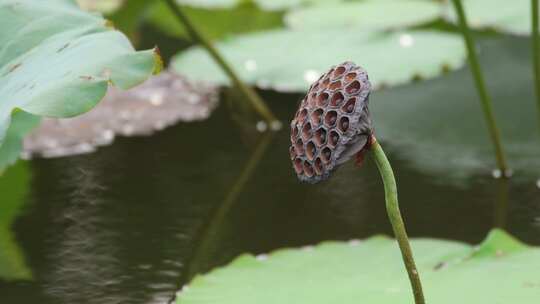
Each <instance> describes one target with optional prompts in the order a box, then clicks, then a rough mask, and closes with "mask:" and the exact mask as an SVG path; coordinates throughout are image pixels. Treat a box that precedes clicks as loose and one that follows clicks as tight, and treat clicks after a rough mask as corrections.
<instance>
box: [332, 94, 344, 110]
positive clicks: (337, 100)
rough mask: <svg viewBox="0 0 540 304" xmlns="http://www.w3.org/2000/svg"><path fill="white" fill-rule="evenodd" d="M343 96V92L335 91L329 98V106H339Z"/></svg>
mask: <svg viewBox="0 0 540 304" xmlns="http://www.w3.org/2000/svg"><path fill="white" fill-rule="evenodd" d="M344 99H345V97H343V94H341V92H336V93H335V94H334V95H332V99H331V100H330V106H332V107H339V106H340V105H341V103H342V102H343V100H344Z"/></svg>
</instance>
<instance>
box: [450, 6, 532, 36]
mask: <svg viewBox="0 0 540 304" xmlns="http://www.w3.org/2000/svg"><path fill="white" fill-rule="evenodd" d="M448 2H449V3H448V4H447V6H448V8H447V12H448V13H447V18H448V19H449V20H451V21H454V22H455V21H456V20H457V17H456V14H455V10H454V9H453V6H452V3H450V1H448ZM463 7H464V9H465V12H466V15H467V19H468V22H469V26H471V27H473V28H480V29H485V28H489V29H494V30H497V31H500V32H504V33H510V34H515V35H529V34H530V32H531V13H530V11H531V3H530V1H525V0H520V1H506V0H463Z"/></svg>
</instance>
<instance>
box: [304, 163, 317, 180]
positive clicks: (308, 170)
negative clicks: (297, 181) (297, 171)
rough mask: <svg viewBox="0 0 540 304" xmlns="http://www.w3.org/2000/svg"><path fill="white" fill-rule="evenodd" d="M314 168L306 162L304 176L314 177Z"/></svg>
mask: <svg viewBox="0 0 540 304" xmlns="http://www.w3.org/2000/svg"><path fill="white" fill-rule="evenodd" d="M314 173H315V172H314V170H313V166H312V165H311V164H310V163H309V162H308V161H307V160H305V161H304V174H306V175H307V176H308V177H312V176H313V174H314Z"/></svg>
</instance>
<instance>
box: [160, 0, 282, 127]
mask: <svg viewBox="0 0 540 304" xmlns="http://www.w3.org/2000/svg"><path fill="white" fill-rule="evenodd" d="M164 1H165V2H166V3H167V5H168V6H169V9H170V10H171V11H172V12H173V13H174V15H175V16H176V18H177V19H178V20H179V21H180V22H181V23H182V24H183V25H184V27H185V28H186V31H187V32H188V34H189V36H190V37H191V39H192V40H193V41H195V42H197V43H199V44H200V45H201V46H202V47H204V48H205V49H206V50H207V51H208V53H209V54H210V56H212V58H213V59H214V60H215V61H216V63H217V64H218V65H219V66H220V67H221V69H223V71H224V72H225V74H227V76H228V77H229V78H230V79H231V81H232V82H233V84H234V85H235V86H236V87H237V88H238V90H239V91H240V92H241V93H242V94H243V95H244V97H245V98H246V100H248V101H249V102H250V103H251V105H252V106H253V108H254V109H255V110H256V111H257V112H258V113H259V114H260V115H261V116H262V117H263V118H264V120H265V121H266V122H267V123H268V124H272V123H274V122H277V119H276V118H275V116H274V114H273V113H272V111H271V110H270V109H269V108H268V107H267V106H266V104H265V102H264V100H263V99H262V98H261V97H260V96H259V94H257V92H255V90H253V89H252V88H251V87H249V86H248V85H246V84H245V83H244V82H243V81H242V80H241V79H240V77H238V75H237V74H236V72H235V71H234V69H233V68H232V66H231V65H229V63H227V61H226V60H225V59H224V58H223V56H221V54H220V53H219V52H218V50H217V49H216V48H214V46H213V45H212V43H211V42H210V40H209V39H207V38H206V37H205V36H204V35H203V34H202V32H201V31H199V30H198V29H197V27H196V26H195V24H194V23H193V22H191V20H190V19H189V17H188V16H187V15H186V14H184V12H183V11H182V9H181V8H180V7H179V6H178V5H177V4H176V3H175V1H174V0H164Z"/></svg>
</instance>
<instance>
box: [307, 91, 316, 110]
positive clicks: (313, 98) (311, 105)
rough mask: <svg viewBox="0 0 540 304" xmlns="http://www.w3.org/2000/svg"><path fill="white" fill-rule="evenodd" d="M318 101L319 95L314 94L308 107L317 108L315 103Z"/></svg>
mask: <svg viewBox="0 0 540 304" xmlns="http://www.w3.org/2000/svg"><path fill="white" fill-rule="evenodd" d="M316 100H317V93H313V94H311V95H309V100H308V105H309V106H310V107H313V106H315V101H316Z"/></svg>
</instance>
